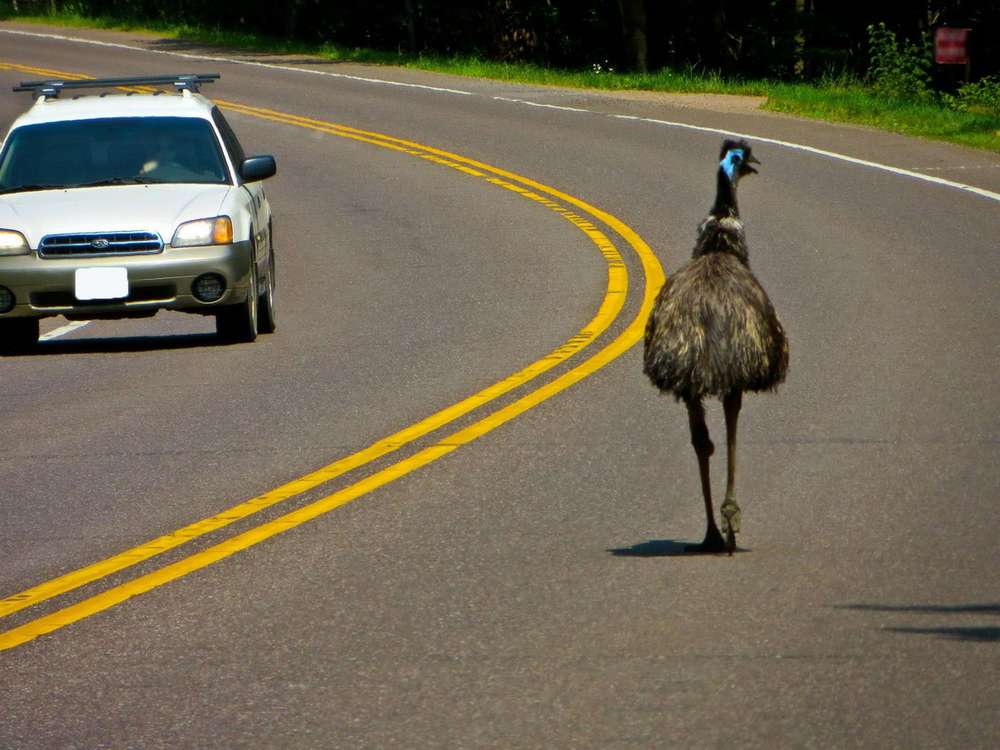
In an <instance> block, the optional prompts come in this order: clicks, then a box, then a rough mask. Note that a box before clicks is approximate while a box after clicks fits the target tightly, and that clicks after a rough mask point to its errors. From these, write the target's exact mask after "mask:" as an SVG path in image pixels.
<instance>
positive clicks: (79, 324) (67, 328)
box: [38, 320, 90, 341]
mask: <svg viewBox="0 0 1000 750" xmlns="http://www.w3.org/2000/svg"><path fill="white" fill-rule="evenodd" d="M89 322H90V321H89V320H77V321H74V322H72V323H68V324H66V325H64V326H61V327H59V328H56V329H55V330H53V331H49V332H48V333H43V334H42V335H41V336H39V337H38V340H39V341H51V340H52V339H57V338H59V337H60V336H65V335H66V334H67V333H73V331H75V330H77V329H78V328H83V327H84V326H85V325H87V324H88V323H89Z"/></svg>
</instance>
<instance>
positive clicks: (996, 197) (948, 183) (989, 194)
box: [612, 115, 1000, 201]
mask: <svg viewBox="0 0 1000 750" xmlns="http://www.w3.org/2000/svg"><path fill="white" fill-rule="evenodd" d="M612 117H615V118H617V119H620V120H624V119H632V118H631V117H629V116H626V115H612ZM638 119H639V122H650V123H653V124H655V125H666V126H668V127H671V128H683V129H685V130H697V131H699V132H702V133H715V134H718V135H729V136H735V137H736V138H747V139H749V140H751V141H753V142H755V143H773V144H774V145H776V146H784V147H785V148H790V149H794V150H795V151H805V152H807V153H810V154H816V155H817V156H825V157H827V158H829V159H839V160H840V161H846V162H850V163H851V164H858V165H860V166H862V167H869V168H871V169H880V170H882V171H884V172H891V173H893V174H898V175H902V176H903V177H912V178H914V179H917V180H923V181H924V182H932V183H934V184H936V185H944V186H945V187H950V188H954V189H955V190H964V191H965V192H967V193H974V194H975V195H978V196H981V197H983V198H988V199H989V200H993V201H1000V193H994V192H993V191H992V190H986V189H984V188H978V187H974V186H973V185H966V184H965V183H962V182H955V181H953V180H946V179H944V178H943V177H934V176H933V175H929V174H921V173H920V172H914V171H913V170H910V169H902V168H900V167H890V166H889V165H888V164H879V163H878V162H874V161H868V160H867V159H858V158H857V157H854V156H847V155H846V154H838V153H837V152H836V151H826V150H825V149H821V148H815V147H813V146H804V145H802V144H801V143H791V142H789V141H781V140H778V139H777V138H766V137H764V136H762V135H752V134H749V133H737V132H735V131H733V130H721V129H719V128H706V127H702V126H701V125H690V124H688V123H686V122H672V121H670V120H656V119H653V118H651V117H640V118H638Z"/></svg>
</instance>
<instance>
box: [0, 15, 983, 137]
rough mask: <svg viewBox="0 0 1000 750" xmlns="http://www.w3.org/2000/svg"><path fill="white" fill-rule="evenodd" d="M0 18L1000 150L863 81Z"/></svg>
mask: <svg viewBox="0 0 1000 750" xmlns="http://www.w3.org/2000/svg"><path fill="white" fill-rule="evenodd" d="M3 7H4V4H3V2H2V0H0V20H17V21H22V22H28V23H39V24H53V25H58V26H70V27H80V28H91V29H108V30H117V31H137V32H147V33H152V34H157V35H160V36H163V37H167V38H171V39H183V40H185V41H189V42H195V43H198V44H203V45H206V46H215V47H225V48H230V49H242V50H254V51H261V52H268V53H273V54H308V55H316V56H318V57H321V58H324V59H328V60H338V61H343V62H359V63H369V64H376V65H395V66H400V67H405V68H414V69H419V70H427V71H433V72H437V73H450V74H453V75H460V76H471V77H477V78H490V79H495V80H500V81H511V82H518V83H531V84H539V85H553V86H568V87H574V88H590V89H602V90H609V91H625V90H639V91H660V92H670V93H707V94H735V95H753V96H766V97H767V102H766V103H765V105H764V108H765V109H767V110H770V111H773V112H783V113H787V114H794V115H799V116H804V117H811V118H815V119H820V120H827V121H834V122H847V123H856V124H861V125H869V126H872V127H876V128H881V129H883V130H888V131H892V132H896V133H903V134H906V135H912V136H920V137H925V138H933V139H936V140H943V141H949V142H952V143H958V144H961V145H965V146H971V147H973V148H980V149H987V150H990V151H994V152H997V153H1000V113H996V112H988V111H983V112H978V113H977V112H957V111H955V110H952V109H948V108H947V107H945V106H943V105H941V104H937V103H933V102H931V103H920V102H912V101H899V100H891V99H886V98H884V97H879V96H877V95H876V94H875V93H874V92H873V91H872V90H871V89H870V88H868V87H866V86H864V85H863V84H862V83H860V82H858V81H851V80H838V81H823V82H819V83H814V84H806V83H783V82H775V81H765V80H732V79H724V78H722V77H721V76H719V75H717V74H704V73H698V72H694V71H674V70H666V69H665V70H661V71H658V72H654V73H644V74H638V73H618V72H613V71H607V70H595V69H591V70H560V69H556V68H549V67H543V66H539V65H532V64H528V63H504V62H494V61H490V60H484V59H482V58H477V57H467V56H442V55H426V54H420V55H414V54H408V53H397V52H386V51H379V50H373V49H366V48H346V47H337V46H335V45H332V44H323V45H310V44H305V43H300V42H291V41H287V40H281V39H274V38H270V37H265V36H260V35H256V34H247V33H239V32H232V31H223V30H219V29H209V28H203V27H195V26H188V25H185V24H175V23H167V22H162V21H155V20H152V21H151V20H140V21H128V20H124V19H121V18H111V17H96V18H95V17H86V16H80V15H77V14H74V13H68V12H63V13H58V14H54V15H45V16H14V15H13V14H10V13H3V12H2V11H3Z"/></svg>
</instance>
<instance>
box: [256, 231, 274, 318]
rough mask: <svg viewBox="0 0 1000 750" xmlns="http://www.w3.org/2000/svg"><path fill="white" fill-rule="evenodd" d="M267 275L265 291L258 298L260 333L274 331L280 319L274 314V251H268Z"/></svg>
mask: <svg viewBox="0 0 1000 750" xmlns="http://www.w3.org/2000/svg"><path fill="white" fill-rule="evenodd" d="M268 255H269V258H268V262H267V276H266V277H265V278H264V291H263V292H261V294H260V299H258V300H257V330H258V331H259V332H260V333H274V331H275V329H276V328H277V327H278V321H277V318H276V317H275V314H274V251H273V250H272V251H271V252H270V253H268Z"/></svg>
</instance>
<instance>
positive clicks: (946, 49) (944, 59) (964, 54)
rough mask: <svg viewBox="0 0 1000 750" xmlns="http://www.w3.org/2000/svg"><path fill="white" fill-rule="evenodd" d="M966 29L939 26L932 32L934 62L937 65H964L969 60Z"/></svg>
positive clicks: (967, 31)
mask: <svg viewBox="0 0 1000 750" xmlns="http://www.w3.org/2000/svg"><path fill="white" fill-rule="evenodd" d="M968 40H969V30H968V29H953V28H950V27H947V26H941V27H939V28H938V29H937V30H936V31H935V32H934V62H936V63H937V64H938V65H965V64H966V63H967V62H969V50H968V46H967V42H968Z"/></svg>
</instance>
